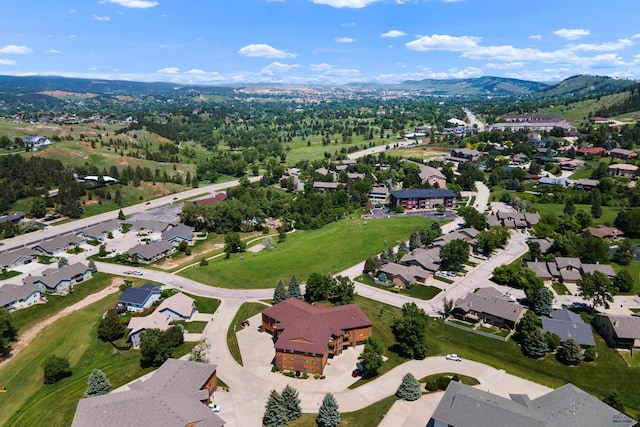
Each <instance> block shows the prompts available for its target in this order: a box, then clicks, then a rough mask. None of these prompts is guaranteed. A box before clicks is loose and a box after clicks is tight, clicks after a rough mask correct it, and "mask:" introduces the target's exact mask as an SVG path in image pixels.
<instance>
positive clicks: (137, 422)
mask: <svg viewBox="0 0 640 427" xmlns="http://www.w3.org/2000/svg"><path fill="white" fill-rule="evenodd" d="M217 387H218V377H217V366H216V365H212V364H209V363H200V362H192V361H189V360H177V359H168V360H167V361H166V362H164V363H163V364H162V366H160V368H158V370H157V371H155V372H153V373H152V374H151V376H150V377H143V378H142V379H139V380H137V381H135V382H133V383H131V384H129V386H128V389H127V390H124V391H119V392H117V393H116V392H111V393H109V394H104V395H101V396H94V397H88V398H85V399H80V401H79V402H78V407H77V409H76V413H75V416H74V418H73V423H72V424H71V425H72V427H120V426H122V425H132V426H140V427H146V426H154V427H176V426H180V427H195V426H202V427H223V426H224V425H225V422H224V420H223V419H222V418H220V416H219V415H218V414H217V413H215V412H213V411H212V410H211V409H210V408H209V406H208V404H209V403H210V402H211V401H212V400H213V399H214V392H215V391H216V389H217Z"/></svg>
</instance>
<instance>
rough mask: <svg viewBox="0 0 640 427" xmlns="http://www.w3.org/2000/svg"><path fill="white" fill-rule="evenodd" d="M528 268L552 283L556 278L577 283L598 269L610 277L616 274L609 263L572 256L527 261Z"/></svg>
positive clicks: (548, 282)
mask: <svg viewBox="0 0 640 427" xmlns="http://www.w3.org/2000/svg"><path fill="white" fill-rule="evenodd" d="M527 268H529V269H531V270H533V272H534V273H536V276H538V277H540V278H541V279H542V280H543V281H544V282H545V283H546V284H551V282H552V281H553V280H554V279H555V280H559V281H561V282H562V283H565V284H567V283H569V284H576V283H577V282H578V280H580V279H581V278H582V275H583V274H586V273H591V274H593V273H594V272H596V271H599V272H601V273H604V274H606V275H607V277H609V278H613V277H614V276H615V272H614V271H613V268H612V267H611V266H610V265H609V264H585V263H583V262H581V261H580V259H579V258H572V257H556V258H555V259H554V260H552V261H548V262H536V261H527Z"/></svg>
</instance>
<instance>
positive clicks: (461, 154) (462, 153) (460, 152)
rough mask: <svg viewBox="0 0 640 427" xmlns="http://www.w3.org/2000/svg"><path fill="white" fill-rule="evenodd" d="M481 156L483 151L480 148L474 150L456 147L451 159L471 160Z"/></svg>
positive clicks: (452, 151)
mask: <svg viewBox="0 0 640 427" xmlns="http://www.w3.org/2000/svg"><path fill="white" fill-rule="evenodd" d="M481 156H482V152H480V151H478V150H472V149H471V148H454V149H453V150H451V154H450V156H449V159H450V160H454V161H463V162H469V161H475V160H478V159H480V157H481Z"/></svg>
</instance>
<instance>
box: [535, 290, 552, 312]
mask: <svg viewBox="0 0 640 427" xmlns="http://www.w3.org/2000/svg"><path fill="white" fill-rule="evenodd" d="M552 303H553V294H552V293H551V291H550V290H549V289H547V288H542V289H540V290H539V291H538V292H537V293H536V296H535V297H534V298H533V311H535V313H536V314H537V315H538V316H548V315H549V314H551V308H552V307H551V304H552Z"/></svg>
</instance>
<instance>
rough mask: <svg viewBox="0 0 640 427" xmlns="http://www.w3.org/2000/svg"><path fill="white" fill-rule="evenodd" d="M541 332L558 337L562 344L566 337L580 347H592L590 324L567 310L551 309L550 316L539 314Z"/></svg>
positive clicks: (593, 344) (594, 342) (593, 341)
mask: <svg viewBox="0 0 640 427" xmlns="http://www.w3.org/2000/svg"><path fill="white" fill-rule="evenodd" d="M540 320H541V321H542V332H549V333H552V334H556V335H558V336H559V337H560V343H561V344H564V343H565V342H566V341H567V340H568V339H570V338H571V339H574V340H575V341H576V342H577V343H578V344H580V346H582V347H594V346H595V345H596V341H595V340H594V339H593V332H592V331H591V325H589V324H588V323H585V322H583V321H582V318H581V317H580V315H579V314H577V313H574V312H573V311H569V310H553V311H552V312H551V316H548V317H547V316H540Z"/></svg>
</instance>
